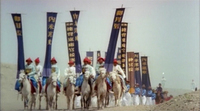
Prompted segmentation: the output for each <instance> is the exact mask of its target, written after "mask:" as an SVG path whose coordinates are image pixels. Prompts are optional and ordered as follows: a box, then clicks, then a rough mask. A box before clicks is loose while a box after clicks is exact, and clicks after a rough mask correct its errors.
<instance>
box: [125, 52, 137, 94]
mask: <svg viewBox="0 0 200 111" xmlns="http://www.w3.org/2000/svg"><path fill="white" fill-rule="evenodd" d="M127 62H128V77H129V81H130V90H129V92H130V93H134V92H135V76H134V74H135V72H134V52H127Z"/></svg>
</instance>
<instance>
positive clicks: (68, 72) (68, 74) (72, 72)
mask: <svg viewBox="0 0 200 111" xmlns="http://www.w3.org/2000/svg"><path fill="white" fill-rule="evenodd" d="M68 64H69V67H67V68H66V69H65V73H64V74H65V79H64V83H63V91H66V89H65V88H66V86H67V79H68V78H70V79H73V80H74V82H73V83H74V84H75V83H76V81H75V80H76V79H74V78H76V68H75V67H74V62H73V61H69V63H68Z"/></svg>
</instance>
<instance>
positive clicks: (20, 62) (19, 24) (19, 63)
mask: <svg viewBox="0 0 200 111" xmlns="http://www.w3.org/2000/svg"><path fill="white" fill-rule="evenodd" d="M11 15H12V18H13V22H14V25H15V29H16V35H17V42H18V59H17V75H16V78H17V79H19V73H20V70H24V69H25V63H24V46H23V33H22V21H21V20H22V18H21V14H11Z"/></svg>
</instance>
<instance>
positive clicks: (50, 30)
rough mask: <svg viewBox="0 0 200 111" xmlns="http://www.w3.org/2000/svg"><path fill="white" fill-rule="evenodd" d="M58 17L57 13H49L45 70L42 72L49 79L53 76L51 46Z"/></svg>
mask: <svg viewBox="0 0 200 111" xmlns="http://www.w3.org/2000/svg"><path fill="white" fill-rule="evenodd" d="M56 17H57V13H53V12H47V42H46V56H45V62H44V69H43V72H42V76H43V77H49V76H50V75H51V46H52V40H53V33H54V28H55V24H56Z"/></svg>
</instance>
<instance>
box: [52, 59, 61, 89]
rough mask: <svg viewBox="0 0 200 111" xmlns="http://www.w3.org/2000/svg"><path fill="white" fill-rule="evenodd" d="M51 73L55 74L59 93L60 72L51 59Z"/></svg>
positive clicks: (54, 61) (55, 62)
mask: <svg viewBox="0 0 200 111" xmlns="http://www.w3.org/2000/svg"><path fill="white" fill-rule="evenodd" d="M51 72H52V73H53V72H55V73H56V74H57V78H58V80H57V91H58V93H59V92H60V87H61V83H60V72H59V68H58V66H57V61H56V59H55V58H54V57H53V58H52V59H51Z"/></svg>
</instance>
